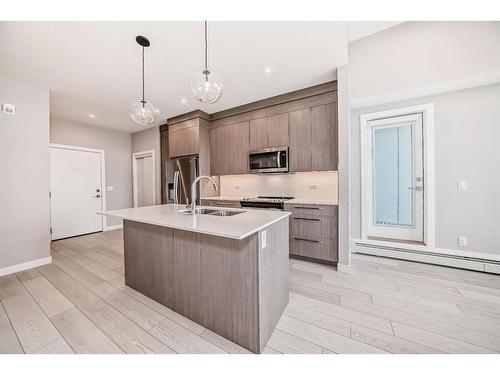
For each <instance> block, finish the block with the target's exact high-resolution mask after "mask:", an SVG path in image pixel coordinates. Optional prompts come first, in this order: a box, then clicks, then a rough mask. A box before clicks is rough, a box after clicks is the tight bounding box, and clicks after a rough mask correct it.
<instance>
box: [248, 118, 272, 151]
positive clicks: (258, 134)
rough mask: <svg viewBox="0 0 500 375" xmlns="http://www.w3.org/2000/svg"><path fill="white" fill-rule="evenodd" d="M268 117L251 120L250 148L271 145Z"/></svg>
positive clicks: (254, 148) (255, 148)
mask: <svg viewBox="0 0 500 375" xmlns="http://www.w3.org/2000/svg"><path fill="white" fill-rule="evenodd" d="M267 123H268V117H263V118H258V119H255V120H250V150H252V151H253V150H258V149H261V148H268V147H269V136H268V131H267Z"/></svg>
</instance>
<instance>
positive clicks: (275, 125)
mask: <svg viewBox="0 0 500 375" xmlns="http://www.w3.org/2000/svg"><path fill="white" fill-rule="evenodd" d="M288 122H289V114H288V113H281V114H279V115H274V116H271V117H269V120H268V123H267V133H268V139H269V141H268V147H283V146H288V145H289V144H290V135H289V130H288Z"/></svg>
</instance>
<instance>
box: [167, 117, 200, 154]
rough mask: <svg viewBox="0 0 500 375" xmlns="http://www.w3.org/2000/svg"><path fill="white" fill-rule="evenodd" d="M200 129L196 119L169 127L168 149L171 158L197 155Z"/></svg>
mask: <svg viewBox="0 0 500 375" xmlns="http://www.w3.org/2000/svg"><path fill="white" fill-rule="evenodd" d="M199 139H200V128H199V121H198V119H191V120H188V121H184V122H180V123H178V124H175V125H171V126H169V128H168V149H169V155H170V157H171V158H177V157H180V156H187V155H195V154H198V150H199Z"/></svg>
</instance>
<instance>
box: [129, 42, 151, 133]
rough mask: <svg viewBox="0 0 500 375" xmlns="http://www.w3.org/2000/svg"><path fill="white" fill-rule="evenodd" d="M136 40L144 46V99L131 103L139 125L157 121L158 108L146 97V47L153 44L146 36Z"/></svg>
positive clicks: (133, 118)
mask: <svg viewBox="0 0 500 375" xmlns="http://www.w3.org/2000/svg"><path fill="white" fill-rule="evenodd" d="M135 41H136V42H137V43H138V44H139V45H140V46H141V47H142V100H138V101H135V102H133V103H132V104H130V117H131V118H132V120H134V121H135V122H136V123H137V124H139V125H151V124H152V123H153V122H154V121H155V117H156V113H157V110H156V108H155V107H154V105H153V104H152V103H151V102H148V101H146V99H145V98H144V48H146V47H149V46H150V45H151V44H150V43H149V40H148V39H147V38H146V37H144V36H140V35H139V36H137V37H136V38H135Z"/></svg>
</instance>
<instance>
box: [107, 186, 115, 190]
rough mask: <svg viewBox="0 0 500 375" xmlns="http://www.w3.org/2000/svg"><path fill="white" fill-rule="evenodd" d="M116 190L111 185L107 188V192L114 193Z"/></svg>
mask: <svg viewBox="0 0 500 375" xmlns="http://www.w3.org/2000/svg"><path fill="white" fill-rule="evenodd" d="M114 189H115V188H114V187H113V186H111V185H109V186H106V191H113V190H114Z"/></svg>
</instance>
